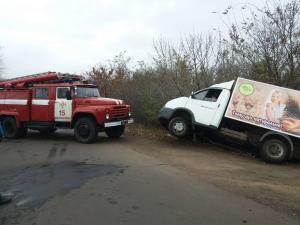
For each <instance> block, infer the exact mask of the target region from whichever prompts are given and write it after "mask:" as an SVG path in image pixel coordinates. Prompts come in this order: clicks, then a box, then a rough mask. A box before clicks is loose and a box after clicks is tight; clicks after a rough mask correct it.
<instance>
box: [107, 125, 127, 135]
mask: <svg viewBox="0 0 300 225" xmlns="http://www.w3.org/2000/svg"><path fill="white" fill-rule="evenodd" d="M124 130H125V126H117V127H108V128H106V129H105V133H106V135H107V136H108V137H110V138H119V137H121V136H122V134H123V133H124Z"/></svg>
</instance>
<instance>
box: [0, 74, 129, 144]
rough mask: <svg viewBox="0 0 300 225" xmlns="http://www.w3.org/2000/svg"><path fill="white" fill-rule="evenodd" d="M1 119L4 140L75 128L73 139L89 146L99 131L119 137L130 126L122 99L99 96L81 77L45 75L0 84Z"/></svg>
mask: <svg viewBox="0 0 300 225" xmlns="http://www.w3.org/2000/svg"><path fill="white" fill-rule="evenodd" d="M0 119H1V120H2V123H3V127H4V132H5V135H6V137H7V138H18V137H24V136H26V134H27V130H28V129H32V130H38V131H40V132H42V133H51V132H54V131H55V130H56V129H57V128H74V134H75V137H76V139H77V140H78V141H79V142H81V143H91V142H93V141H94V140H95V138H96V136H97V134H98V132H101V131H104V132H105V133H106V134H107V135H108V136H109V137H111V138H118V137H120V136H121V135H122V134H123V132H124V129H125V125H126V124H129V123H132V122H133V119H132V118H131V110H130V106H129V105H125V104H124V103H123V101H122V100H118V99H110V98H102V97H100V94H99V91H98V87H97V86H96V85H94V84H90V83H88V82H87V81H84V80H83V77H82V76H78V75H71V74H62V73H56V72H46V73H40V74H35V75H30V76H24V77H19V78H15V79H10V80H6V81H1V82H0Z"/></svg>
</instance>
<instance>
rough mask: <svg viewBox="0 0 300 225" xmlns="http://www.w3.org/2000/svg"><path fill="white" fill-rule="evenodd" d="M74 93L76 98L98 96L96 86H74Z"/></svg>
mask: <svg viewBox="0 0 300 225" xmlns="http://www.w3.org/2000/svg"><path fill="white" fill-rule="evenodd" d="M75 95H76V97H77V98H89V97H100V94H99V90H98V88H96V87H76V88H75Z"/></svg>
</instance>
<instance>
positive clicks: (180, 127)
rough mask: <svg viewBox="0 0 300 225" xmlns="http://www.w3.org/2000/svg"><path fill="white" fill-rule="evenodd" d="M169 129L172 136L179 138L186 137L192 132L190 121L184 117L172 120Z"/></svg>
mask: <svg viewBox="0 0 300 225" xmlns="http://www.w3.org/2000/svg"><path fill="white" fill-rule="evenodd" d="M168 129H169V131H170V133H171V134H172V135H174V136H176V137H179V138H183V137H186V136H187V135H188V134H189V132H190V126H189V123H188V121H187V120H186V119H184V118H182V117H174V118H173V119H171V120H170V122H169V125H168Z"/></svg>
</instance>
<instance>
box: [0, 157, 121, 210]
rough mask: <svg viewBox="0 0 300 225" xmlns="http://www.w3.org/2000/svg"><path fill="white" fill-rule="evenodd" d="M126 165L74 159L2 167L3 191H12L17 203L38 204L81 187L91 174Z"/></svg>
mask: <svg viewBox="0 0 300 225" xmlns="http://www.w3.org/2000/svg"><path fill="white" fill-rule="evenodd" d="M124 169H125V167H124V166H120V165H103V164H102V165H101V164H100V165H98V164H86V163H84V162H74V161H62V162H58V163H48V164H45V163H44V164H35V165H32V166H27V167H22V168H16V169H12V170H8V171H4V172H3V171H2V172H1V173H0V192H6V193H7V192H9V193H12V194H13V195H14V199H13V202H14V204H15V205H16V206H23V207H36V206H39V205H41V204H43V203H44V202H45V201H47V200H49V199H51V198H52V197H55V196H57V195H60V194H64V193H66V192H68V191H70V190H72V189H75V188H79V187H80V186H82V185H83V184H84V183H86V182H87V181H88V180H90V179H92V178H95V177H99V176H109V175H115V174H119V173H123V171H124Z"/></svg>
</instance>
